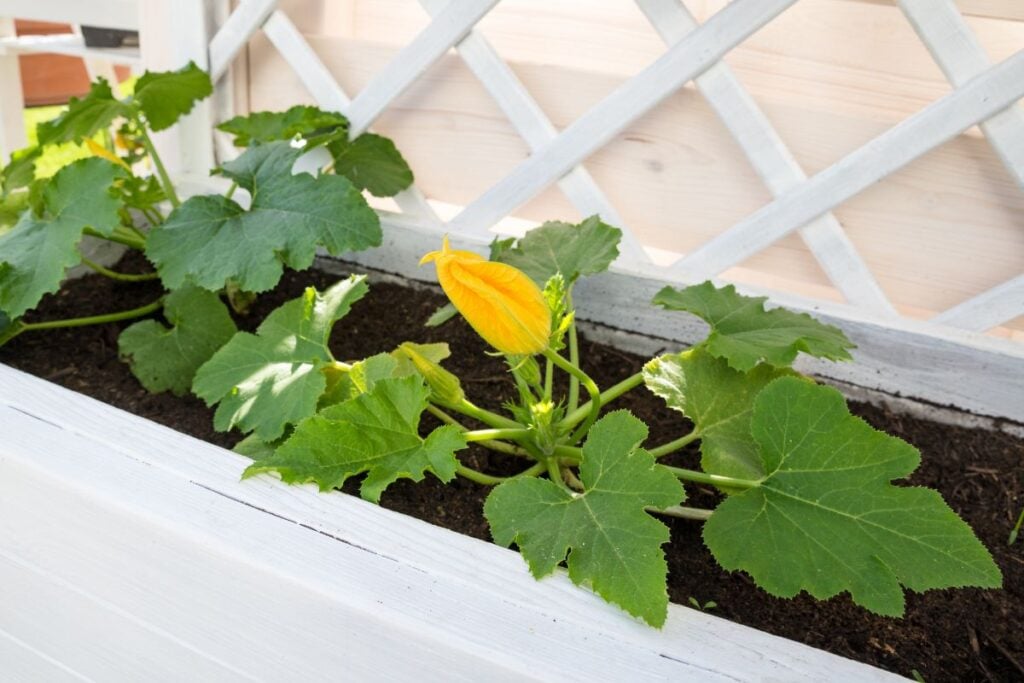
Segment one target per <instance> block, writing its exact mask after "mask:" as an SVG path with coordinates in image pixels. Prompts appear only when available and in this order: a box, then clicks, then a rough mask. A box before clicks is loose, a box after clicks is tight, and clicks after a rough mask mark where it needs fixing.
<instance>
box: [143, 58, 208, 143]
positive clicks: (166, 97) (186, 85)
mask: <svg viewBox="0 0 1024 683" xmlns="http://www.w3.org/2000/svg"><path fill="white" fill-rule="evenodd" d="M212 94H213V83H211V82H210V76H209V74H207V73H206V72H205V71H203V70H202V69H200V68H199V67H198V66H196V65H195V63H194V62H189V63H188V64H187V65H186V66H184V67H182V68H181V69H178V70H177V71H147V72H146V73H144V74H142V75H141V76H139V80H138V81H136V82H135V95H134V97H133V100H134V102H135V103H137V104H138V106H139V108H140V109H141V110H142V113H143V114H145V116H146V122H147V123H148V124H149V127H150V129H151V130H154V131H160V130H165V129H167V128H170V127H171V126H173V125H174V124H175V123H177V121H178V119H180V118H181V117H182V116H184V115H185V114H187V113H189V112H190V111H192V107H194V106H195V104H196V102H198V101H199V100H202V99H205V98H207V97H209V96H210V95H212Z"/></svg>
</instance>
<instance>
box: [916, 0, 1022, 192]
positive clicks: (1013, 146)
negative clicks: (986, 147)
mask: <svg viewBox="0 0 1024 683" xmlns="http://www.w3.org/2000/svg"><path fill="white" fill-rule="evenodd" d="M899 5H900V9H902V10H903V13H904V14H905V15H906V16H907V19H908V20H909V21H910V24H911V25H912V26H913V27H914V30H915V31H917V34H918V36H920V38H921V40H922V42H924V44H925V46H926V47H927V48H928V51H929V52H931V53H932V56H933V57H934V58H935V61H936V62H937V63H938V65H939V67H940V68H941V69H942V71H943V73H945V74H946V78H947V79H948V80H949V82H950V83H951V84H952V85H953V86H954V87H957V88H958V87H960V86H962V85H963V84H964V83H966V82H967V81H969V80H970V79H971V78H973V77H974V76H977V75H978V74H980V73H982V72H983V71H985V69H987V68H988V67H989V66H991V64H990V63H989V60H988V57H987V56H986V55H985V50H984V49H983V48H982V47H981V44H980V43H978V40H977V38H976V37H975V36H974V33H973V32H972V31H971V29H970V27H969V26H968V25H967V22H965V21H964V18H963V16H962V15H961V14H960V12H959V10H957V8H956V5H954V4H953V0H899ZM981 130H982V132H984V133H985V136H986V137H987V138H988V139H989V142H990V143H991V144H992V147H993V149H995V151H996V154H998V155H999V157H1000V158H1001V159H1002V161H1003V165H1004V166H1006V170H1007V171H1009V172H1010V175H1011V176H1013V179H1014V180H1016V181H1017V185H1019V186H1020V187H1021V188H1024V110H1022V109H1021V108H1020V107H1010V108H1009V109H1006V110H1005V111H1003V112H1000V113H999V114H996V115H995V116H993V117H992V118H991V119H989V120H988V121H983V122H982V123H981Z"/></svg>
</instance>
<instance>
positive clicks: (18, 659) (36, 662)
mask: <svg viewBox="0 0 1024 683" xmlns="http://www.w3.org/2000/svg"><path fill="white" fill-rule="evenodd" d="M0 662H3V669H4V675H5V676H7V678H8V680H11V681H15V682H17V681H33V682H34V683H65V682H67V681H74V682H75V683H78V682H80V681H88V680H89V679H88V678H86V677H85V676H82V675H81V674H79V673H77V672H75V671H72V670H71V669H69V668H67V667H66V666H64V665H62V664H61V663H60V662H57V661H55V660H54V659H52V658H51V657H48V656H47V655H45V654H43V653H42V652H39V651H38V650H36V649H34V648H32V647H31V646H30V645H28V643H25V642H24V641H22V640H21V639H20V638H15V637H14V636H12V635H11V634H9V633H7V632H6V631H3V630H0Z"/></svg>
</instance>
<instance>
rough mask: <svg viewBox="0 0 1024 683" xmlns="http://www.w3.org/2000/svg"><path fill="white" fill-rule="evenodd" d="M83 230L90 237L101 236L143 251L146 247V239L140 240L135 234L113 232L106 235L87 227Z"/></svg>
mask: <svg viewBox="0 0 1024 683" xmlns="http://www.w3.org/2000/svg"><path fill="white" fill-rule="evenodd" d="M82 232H84V233H85V234H86V235H89V236H90V237H99V238H100V239H104V240H108V241H110V242H117V243H118V244H123V245H125V246H126V247H131V248H132V249H138V250H140V251H141V250H143V249H145V248H146V241H145V240H140V239H139V238H137V237H135V236H134V235H130V234H125V233H123V232H122V233H118V232H114V233H111V234H110V235H104V234H103V233H101V232H97V231H96V230H93V229H92V228H86V229H85V230H83V231H82Z"/></svg>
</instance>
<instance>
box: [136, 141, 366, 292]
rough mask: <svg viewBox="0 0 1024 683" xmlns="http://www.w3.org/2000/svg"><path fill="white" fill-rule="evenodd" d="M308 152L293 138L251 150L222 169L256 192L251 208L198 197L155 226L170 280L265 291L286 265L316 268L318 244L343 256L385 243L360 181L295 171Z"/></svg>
mask: <svg viewBox="0 0 1024 683" xmlns="http://www.w3.org/2000/svg"><path fill="white" fill-rule="evenodd" d="M301 153H302V151H301V150H299V149H294V148H292V147H291V146H290V145H289V144H288V143H287V142H271V143H267V144H264V145H257V146H255V147H250V148H249V149H248V150H246V152H245V153H244V154H242V156H240V157H239V158H238V159H235V160H234V161H232V162H230V163H227V164H225V165H224V167H223V168H222V170H221V172H222V173H223V174H224V175H225V176H227V177H229V178H231V179H232V180H234V181H235V182H237V183H238V185H239V187H242V188H244V189H246V190H248V191H249V193H250V195H251V196H252V206H251V208H250V209H249V210H248V211H246V210H245V209H243V208H242V207H241V206H239V205H238V204H237V203H236V202H234V201H233V200H231V199H228V198H226V197H222V196H220V195H209V196H201V197H192V198H191V199H189V200H188V201H186V202H185V203H184V204H182V205H181V206H180V207H178V208H177V209H175V210H174V211H173V212H172V213H171V215H170V216H169V217H168V218H167V221H166V222H165V223H164V224H163V225H162V226H160V227H159V228H157V229H155V230H153V231H152V233H150V236H149V239H148V240H147V243H146V254H147V256H149V258H150V260H152V261H153V262H154V263H155V264H156V265H157V268H158V270H159V272H160V277H161V279H162V280H163V282H164V284H165V285H166V286H167V287H168V288H170V289H174V288H177V287H180V286H182V285H183V284H184V283H185V282H191V283H193V284H195V285H198V286H200V287H203V288H205V289H210V290H217V289H220V288H221V287H223V286H224V283H225V282H226V281H227V280H229V279H231V280H234V281H235V282H236V283H237V284H238V286H239V287H240V288H241V289H244V290H246V291H250V292H262V291H266V290H268V289H271V288H272V287H274V285H276V284H277V282H278V280H279V279H280V278H281V274H282V272H283V269H284V266H288V267H290V268H295V269H298V270H301V269H304V268H308V267H309V266H310V265H312V263H313V258H314V257H315V255H316V249H317V247H318V246H323V247H325V248H326V249H327V251H328V252H329V253H331V254H333V255H339V254H341V253H343V252H345V251H350V250H353V251H358V250H361V249H366V248H368V247H372V246H377V245H379V244H380V240H381V230H380V219H379V218H378V217H377V214H376V212H374V211H373V209H371V208H370V207H369V206H368V205H367V204H366V201H365V200H364V199H363V197H362V195H361V194H360V193H359V191H358V190H357V189H356V188H355V187H353V185H352V183H350V182H349V181H348V180H347V179H345V178H343V177H341V176H334V175H326V176H320V177H316V178H314V177H313V176H311V175H309V174H308V173H298V174H294V175H293V174H292V166H293V165H294V163H295V160H296V159H297V158H298V157H299V155H300V154H301Z"/></svg>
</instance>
